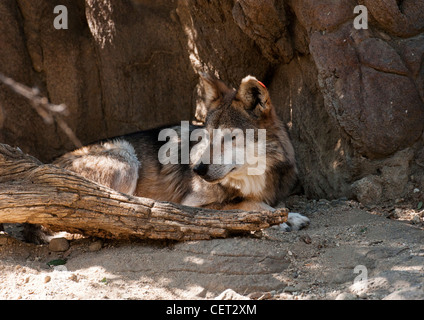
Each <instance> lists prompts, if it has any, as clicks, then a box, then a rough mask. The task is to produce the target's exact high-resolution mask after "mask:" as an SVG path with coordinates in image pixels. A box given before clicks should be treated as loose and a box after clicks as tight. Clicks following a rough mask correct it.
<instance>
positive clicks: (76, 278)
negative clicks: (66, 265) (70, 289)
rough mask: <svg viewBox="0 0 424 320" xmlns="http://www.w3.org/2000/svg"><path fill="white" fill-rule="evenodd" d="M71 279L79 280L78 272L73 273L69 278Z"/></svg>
mask: <svg viewBox="0 0 424 320" xmlns="http://www.w3.org/2000/svg"><path fill="white" fill-rule="evenodd" d="M68 279H69V280H72V281H74V282H78V277H77V275H76V274H71V275H70V276H69V278H68Z"/></svg>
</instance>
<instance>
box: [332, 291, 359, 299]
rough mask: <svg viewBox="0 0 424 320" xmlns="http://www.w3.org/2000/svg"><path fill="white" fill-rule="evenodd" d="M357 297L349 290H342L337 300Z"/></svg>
mask: <svg viewBox="0 0 424 320" xmlns="http://www.w3.org/2000/svg"><path fill="white" fill-rule="evenodd" d="M356 299H357V296H356V295H355V294H353V293H349V292H342V293H340V294H339V295H338V296H337V297H336V300H356Z"/></svg>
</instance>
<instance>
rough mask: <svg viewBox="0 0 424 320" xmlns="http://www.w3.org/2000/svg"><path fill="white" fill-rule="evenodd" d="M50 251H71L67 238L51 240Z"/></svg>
mask: <svg viewBox="0 0 424 320" xmlns="http://www.w3.org/2000/svg"><path fill="white" fill-rule="evenodd" d="M49 249H50V250H51V251H55V252H63V251H66V250H68V249H69V242H68V240H66V239H65V238H53V239H52V240H50V243H49Z"/></svg>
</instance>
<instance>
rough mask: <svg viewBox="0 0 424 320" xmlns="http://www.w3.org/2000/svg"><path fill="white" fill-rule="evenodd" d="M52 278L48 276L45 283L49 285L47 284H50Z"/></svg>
mask: <svg viewBox="0 0 424 320" xmlns="http://www.w3.org/2000/svg"><path fill="white" fill-rule="evenodd" d="M51 279H52V278H51V277H50V276H46V277H45V278H44V283H47V282H50V280H51Z"/></svg>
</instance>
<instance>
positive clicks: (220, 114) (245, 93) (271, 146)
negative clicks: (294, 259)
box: [54, 75, 308, 229]
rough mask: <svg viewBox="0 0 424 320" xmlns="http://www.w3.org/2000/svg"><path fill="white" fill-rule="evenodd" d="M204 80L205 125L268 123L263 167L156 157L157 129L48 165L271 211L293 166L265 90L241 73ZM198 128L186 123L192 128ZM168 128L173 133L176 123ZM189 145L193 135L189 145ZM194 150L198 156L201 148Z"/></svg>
mask: <svg viewBox="0 0 424 320" xmlns="http://www.w3.org/2000/svg"><path fill="white" fill-rule="evenodd" d="M202 84H203V88H204V93H205V94H204V102H205V104H206V106H207V108H208V112H207V117H206V120H205V124H204V128H205V129H206V130H207V132H210V133H211V132H212V131H213V129H230V130H233V129H235V128H237V129H241V130H242V131H245V130H246V129H254V130H255V132H257V130H258V129H266V159H265V160H266V168H265V171H264V173H263V174H262V175H249V174H247V170H248V168H249V165H248V164H242V165H236V164H228V165H220V164H203V163H202V162H201V161H200V160H197V161H195V162H192V163H190V164H161V163H160V162H159V160H158V152H159V149H160V148H161V146H163V144H164V143H165V142H163V141H158V134H159V132H160V129H154V130H149V131H144V132H139V133H135V134H130V135H126V136H122V137H118V138H115V139H113V140H108V141H106V142H102V143H97V144H93V145H89V146H86V147H83V148H81V149H78V150H75V151H73V152H70V153H67V154H65V155H63V156H62V157H60V158H59V159H57V160H56V161H55V162H54V164H56V165H58V166H61V167H64V168H66V169H68V170H71V171H75V172H77V173H79V174H80V175H82V176H84V177H86V178H88V179H91V180H93V181H96V182H98V183H100V184H103V185H105V186H108V187H110V188H112V189H115V190H117V191H120V192H123V193H128V194H133V195H135V196H140V197H148V198H152V199H156V200H162V201H171V202H176V203H182V204H185V205H190V206H197V207H207V208H214V209H221V210H225V209H241V210H248V211H253V210H272V206H274V205H276V204H277V202H278V201H279V200H281V199H283V198H284V197H285V196H287V195H288V193H289V191H290V189H291V187H292V186H293V184H294V183H295V181H296V174H297V169H296V161H295V155H294V149H293V146H292V144H291V142H290V138H289V136H288V133H287V131H286V128H285V126H284V125H283V123H282V122H281V121H280V120H279V119H278V117H277V115H276V112H275V109H274V107H273V105H272V103H271V99H270V97H269V93H268V90H267V89H266V88H265V86H263V85H262V83H260V82H259V81H258V80H256V78H254V77H251V76H248V77H246V78H244V79H243V80H242V82H241V84H240V87H239V89H238V90H234V89H231V88H228V87H227V86H226V85H225V84H224V83H223V82H221V81H220V80H218V79H216V78H215V77H213V76H210V75H202ZM198 128H199V127H198V126H190V132H192V131H193V130H195V129H198ZM173 129H175V130H176V131H177V132H179V130H180V129H181V128H180V126H175V127H173ZM179 136H181V135H179ZM211 140H212V139H211ZM195 144H196V143H195V142H191V146H190V148H193V146H194V145H195ZM211 147H212V145H211ZM198 153H199V154H198V158H200V157H201V156H202V155H203V154H202V150H200V151H199V152H198ZM253 167H254V165H253ZM196 172H197V173H196ZM199 173H201V174H199ZM296 218H297V220H299V219H298V218H299V217H297V216H296ZM305 219H306V218H305ZM307 222H308V221H307V219H306V220H303V221H302V223H303V224H307ZM298 225H299V223H298V222H296V226H298ZM296 228H297V227H294V229H296Z"/></svg>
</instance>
